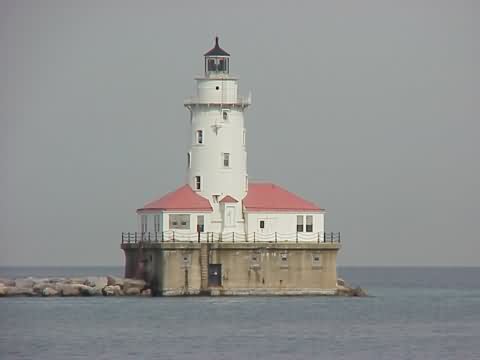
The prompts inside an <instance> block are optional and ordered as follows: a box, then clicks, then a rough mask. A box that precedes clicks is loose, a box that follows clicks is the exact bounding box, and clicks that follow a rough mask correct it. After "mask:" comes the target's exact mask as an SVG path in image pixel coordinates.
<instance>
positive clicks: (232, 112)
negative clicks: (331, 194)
mask: <svg viewBox="0 0 480 360" xmlns="http://www.w3.org/2000/svg"><path fill="white" fill-rule="evenodd" d="M230 65H231V57H230V54H229V53H228V52H227V51H225V50H224V49H222V47H220V44H219V39H218V37H216V38H215V44H214V46H213V48H212V49H210V50H209V51H207V52H206V53H205V54H204V56H203V74H202V75H201V76H199V77H197V78H196V79H195V81H196V93H195V94H194V96H192V97H189V98H187V99H186V100H185V102H184V105H185V107H186V108H187V109H188V111H189V115H190V116H189V120H190V128H189V134H188V136H189V140H190V141H189V146H188V149H186V156H185V157H186V171H185V184H184V185H182V186H180V187H179V188H178V189H177V190H175V191H173V192H170V193H168V194H166V195H165V196H163V197H161V198H159V199H157V200H154V201H152V202H149V203H147V204H146V205H145V206H143V207H142V208H140V209H138V210H137V214H138V226H139V232H140V233H141V234H146V233H154V234H155V236H157V237H158V236H159V235H158V234H160V233H161V236H162V238H164V239H165V238H168V239H173V238H174V237H175V238H176V239H180V238H181V237H182V236H183V238H184V239H189V238H190V237H193V236H197V235H196V234H200V235H198V238H199V239H207V238H208V237H209V236H210V238H217V239H225V238H228V237H230V238H234V237H235V234H237V239H238V238H239V237H241V238H243V239H246V240H248V239H250V238H253V237H255V238H257V237H263V238H264V239H274V238H275V239H277V240H278V239H283V241H299V240H301V241H318V240H319V239H322V240H324V239H325V229H324V215H325V210H324V209H322V208H320V207H318V206H317V205H316V204H314V203H313V202H311V201H308V200H305V199H303V198H302V197H300V196H298V195H296V194H294V193H293V192H290V191H288V190H286V189H284V188H283V187H281V186H279V185H276V184H274V183H271V182H252V181H249V177H248V171H247V147H246V136H247V135H246V134H247V132H246V126H245V116H244V115H245V111H246V109H247V108H248V107H249V106H250V105H251V95H248V96H241V95H240V94H239V86H238V78H237V77H235V76H232V75H231V73H230V67H231V66H230Z"/></svg>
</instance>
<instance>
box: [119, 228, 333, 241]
mask: <svg viewBox="0 0 480 360" xmlns="http://www.w3.org/2000/svg"><path fill="white" fill-rule="evenodd" d="M176 241H178V242H206V243H217V242H229V243H235V242H252V243H257V242H258V243H260V242H267V243H279V242H296V243H299V242H317V243H340V233H339V232H335V233H334V232H329V233H327V232H317V233H314V232H296V233H277V232H275V233H269V234H266V233H262V232H253V233H237V232H223V233H216V232H197V233H188V232H183V231H174V230H169V231H162V232H122V244H135V243H138V242H144V243H145V242H150V243H161V242H176Z"/></svg>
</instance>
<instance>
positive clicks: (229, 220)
mask: <svg viewBox="0 0 480 360" xmlns="http://www.w3.org/2000/svg"><path fill="white" fill-rule="evenodd" d="M225 226H235V206H227V207H226V208H225Z"/></svg>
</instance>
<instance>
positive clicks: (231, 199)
mask: <svg viewBox="0 0 480 360" xmlns="http://www.w3.org/2000/svg"><path fill="white" fill-rule="evenodd" d="M220 202H221V203H238V200H237V199H235V198H233V197H231V196H230V195H227V196H225V197H224V198H223V199H222V200H220Z"/></svg>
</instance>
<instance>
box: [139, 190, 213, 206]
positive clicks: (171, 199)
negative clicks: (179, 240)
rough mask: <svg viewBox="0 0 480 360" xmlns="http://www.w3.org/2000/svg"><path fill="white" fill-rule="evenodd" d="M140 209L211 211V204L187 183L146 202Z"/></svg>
mask: <svg viewBox="0 0 480 360" xmlns="http://www.w3.org/2000/svg"><path fill="white" fill-rule="evenodd" d="M142 210H168V211H171V210H173V211H212V206H211V205H210V202H209V201H208V200H207V199H205V198H204V197H202V196H200V195H198V194H197V193H196V192H195V191H193V190H192V188H191V187H190V186H189V185H183V186H182V187H181V188H178V189H177V190H175V191H173V192H171V193H168V194H167V195H165V196H163V197H161V198H160V199H158V200H155V201H152V202H150V203H148V204H146V205H145V206H144V207H143V208H142V209H138V211H142Z"/></svg>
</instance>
